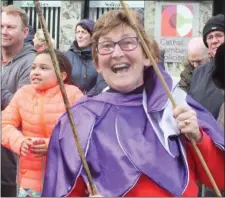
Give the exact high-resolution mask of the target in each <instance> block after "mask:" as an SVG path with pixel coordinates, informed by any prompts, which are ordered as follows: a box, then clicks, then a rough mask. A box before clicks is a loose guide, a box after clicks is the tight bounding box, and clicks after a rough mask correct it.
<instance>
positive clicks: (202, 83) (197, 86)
mask: <svg viewBox="0 0 225 198" xmlns="http://www.w3.org/2000/svg"><path fill="white" fill-rule="evenodd" d="M224 26H225V25H224V15H222V14H218V15H216V16H213V17H211V18H210V19H209V20H208V21H207V23H206V25H205V27H204V29H203V41H204V43H205V45H206V47H207V48H208V50H209V54H210V55H211V56H212V61H211V62H209V63H208V64H206V65H201V66H200V67H198V68H196V69H195V70H194V73H193V76H192V80H191V85H190V92H189V93H190V95H191V96H192V97H193V98H194V99H195V100H196V101H197V102H199V103H200V104H202V105H203V106H204V107H205V108H206V109H207V110H208V111H209V112H211V113H212V115H213V116H214V118H215V119H217V118H218V114H219V110H220V107H221V105H222V103H223V100H224V97H223V94H222V92H221V90H220V89H219V88H217V87H216V85H215V84H214V82H213V80H212V71H213V67H214V60H213V59H214V57H215V54H216V50H217V48H218V47H219V46H220V45H221V44H222V43H223V42H224Z"/></svg>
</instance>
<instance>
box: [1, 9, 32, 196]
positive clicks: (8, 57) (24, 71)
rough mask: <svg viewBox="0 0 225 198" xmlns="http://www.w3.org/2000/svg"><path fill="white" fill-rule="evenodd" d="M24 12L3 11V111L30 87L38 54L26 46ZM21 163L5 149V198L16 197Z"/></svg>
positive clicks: (2, 162) (2, 192)
mask: <svg viewBox="0 0 225 198" xmlns="http://www.w3.org/2000/svg"><path fill="white" fill-rule="evenodd" d="M27 26H28V17H27V14H26V12H25V11H24V10H22V9H21V8H19V7H16V6H13V5H10V6H7V7H4V8H3V10H2V24H1V27H2V28H1V29H2V40H1V47H2V51H1V57H2V67H1V69H2V76H1V83H2V84H1V110H4V108H5V107H6V106H7V105H8V104H9V102H10V101H11V99H12V97H13V95H14V94H15V92H16V91H17V90H18V89H19V88H21V87H22V86H23V85H25V84H29V74H30V70H31V65H32V62H33V60H34V58H35V50H34V48H33V46H32V45H31V44H29V43H26V44H25V43H24V39H25V38H26V37H27V35H28V33H29V30H28V28H27ZM16 170H17V159H16V156H15V154H13V153H12V152H10V151H9V150H8V149H6V148H4V147H1V196H2V197H16Z"/></svg>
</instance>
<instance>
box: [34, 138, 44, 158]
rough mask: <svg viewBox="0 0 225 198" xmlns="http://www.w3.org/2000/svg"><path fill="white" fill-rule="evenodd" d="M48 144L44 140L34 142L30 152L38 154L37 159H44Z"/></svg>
mask: <svg viewBox="0 0 225 198" xmlns="http://www.w3.org/2000/svg"><path fill="white" fill-rule="evenodd" d="M47 151H48V144H47V143H46V142H45V140H43V139H36V140H33V144H32V146H31V147H30V152H31V153H33V154H37V157H42V156H45V155H46V154H47Z"/></svg>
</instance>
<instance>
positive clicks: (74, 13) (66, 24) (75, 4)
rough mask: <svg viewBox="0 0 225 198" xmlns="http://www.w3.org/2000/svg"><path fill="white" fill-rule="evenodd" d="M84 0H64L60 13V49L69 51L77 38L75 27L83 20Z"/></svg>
mask: <svg viewBox="0 0 225 198" xmlns="http://www.w3.org/2000/svg"><path fill="white" fill-rule="evenodd" d="M82 7H83V3H82V1H62V2H61V14H60V18H61V21H60V27H61V29H60V42H59V49H60V50H61V51H67V50H68V49H69V47H70V46H71V44H72V43H73V41H74V40H75V27H76V24H77V23H78V22H79V21H80V20H81V17H82V13H83V10H82Z"/></svg>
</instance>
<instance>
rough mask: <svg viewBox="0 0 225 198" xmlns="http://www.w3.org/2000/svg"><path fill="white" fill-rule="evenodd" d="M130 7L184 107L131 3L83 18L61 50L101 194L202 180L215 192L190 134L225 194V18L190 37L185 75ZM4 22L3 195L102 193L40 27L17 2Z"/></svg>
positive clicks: (184, 189) (179, 190) (174, 187)
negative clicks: (172, 69) (169, 63)
mask: <svg viewBox="0 0 225 198" xmlns="http://www.w3.org/2000/svg"><path fill="white" fill-rule="evenodd" d="M131 14H132V16H133V18H134V22H135V25H136V26H137V28H138V29H139V30H140V31H141V32H143V38H144V41H145V43H146V44H147V46H148V47H149V49H150V51H151V53H152V56H153V58H154V60H155V62H156V63H157V66H158V68H159V70H160V71H161V73H162V76H163V77H164V79H165V82H166V84H167V86H168V88H169V90H170V91H171V94H172V95H173V97H174V99H175V101H176V103H177V106H176V107H175V108H173V106H172V104H171V102H170V101H169V98H168V96H167V94H166V92H165V90H164V88H163V86H162V84H161V82H160V81H159V78H158V77H157V74H156V72H155V71H154V69H153V67H152V63H151V62H150V61H149V60H148V58H147V54H146V52H145V51H144V49H143V47H142V45H141V43H140V38H139V37H138V35H137V33H136V31H135V29H134V26H133V24H132V23H131V22H130V21H129V19H128V17H127V15H126V12H125V11H124V10H123V9H118V10H111V11H108V12H106V13H105V14H104V15H102V16H101V17H100V18H99V19H98V20H97V21H96V22H94V21H92V20H90V19H82V20H81V21H79V22H78V23H77V24H76V26H75V30H74V31H75V35H74V41H73V43H72V45H71V47H70V48H69V49H68V51H67V52H60V51H59V50H56V49H55V54H56V58H57V60H58V63H59V67H60V73H61V77H62V79H63V83H64V86H65V90H66V94H67V97H68V100H69V103H70V106H71V112H72V115H73V118H74V122H75V124H76V129H77V132H78V136H79V139H80V141H81V146H82V149H83V150H84V153H85V157H86V160H87V164H88V166H89V168H90V172H91V176H92V178H93V182H94V185H95V187H96V189H97V192H98V195H97V196H112V197H117V196H118V197H119V196H130V197H135V196H165V197H168V196H178V197H179V196H189V197H192V196H198V195H199V189H200V187H201V184H204V185H205V186H207V188H206V191H207V193H208V194H209V195H211V196H214V195H215V192H214V190H213V188H212V184H211V182H210V180H209V178H208V176H207V174H206V172H205V171H204V169H203V167H202V164H201V163H200V160H199V158H198V156H197V154H196V152H195V150H194V149H193V147H192V144H191V143H190V139H193V140H194V141H195V142H196V144H197V146H198V148H199V150H200V151H201V153H202V155H203V157H204V159H205V161H206V164H207V166H208V168H209V170H210V172H211V173H212V175H213V178H214V179H215V182H216V184H217V186H218V188H219V189H220V190H221V193H224V191H223V190H224V185H225V184H224V179H225V178H224V89H225V88H224V29H225V27H224V15H222V14H219V15H216V16H212V17H211V18H210V19H209V20H208V22H207V23H206V24H205V26H204V29H203V36H202V37H196V38H193V39H191V40H190V42H189V44H188V46H187V49H188V54H187V56H186V58H185V60H184V65H185V67H184V71H183V72H182V73H181V80H180V82H178V81H177V80H175V79H174V78H173V77H172V76H171V75H170V74H169V73H168V72H167V71H166V70H165V68H164V59H163V54H164V53H163V50H161V49H160V48H159V45H158V43H157V42H156V41H155V40H153V39H152V38H150V37H149V36H148V35H147V34H146V33H145V31H144V25H143V16H142V15H141V14H140V13H139V12H137V11H135V10H131ZM1 27H2V42H1V47H2V51H1V53H2V54H1V56H2V85H1V111H2V142H1V143H2V148H1V196H2V197H16V196H18V197H41V196H43V197H59V196H79V197H81V196H94V195H93V194H92V193H91V190H90V184H89V182H88V178H87V175H86V173H85V170H84V167H83V164H82V161H81V159H80V156H79V152H78V149H77V147H76V143H75V140H74V136H73V132H72V129H71V126H70V122H69V118H68V115H67V114H66V113H65V105H64V102H63V96H62V93H61V91H60V87H59V85H58V81H57V77H56V74H55V71H54V66H53V63H52V60H51V56H50V49H48V44H47V42H46V40H45V37H44V34H43V30H42V29H39V30H37V31H36V32H33V30H32V27H31V26H29V24H28V16H27V14H26V12H25V11H24V10H23V9H21V8H19V7H16V6H14V5H9V6H6V7H3V9H2V24H1ZM51 42H52V44H53V46H55V41H54V39H53V38H51ZM165 164H166V165H167V167H165ZM168 169H169V171H168ZM199 184H200V185H199ZM223 195H224V194H223Z"/></svg>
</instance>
